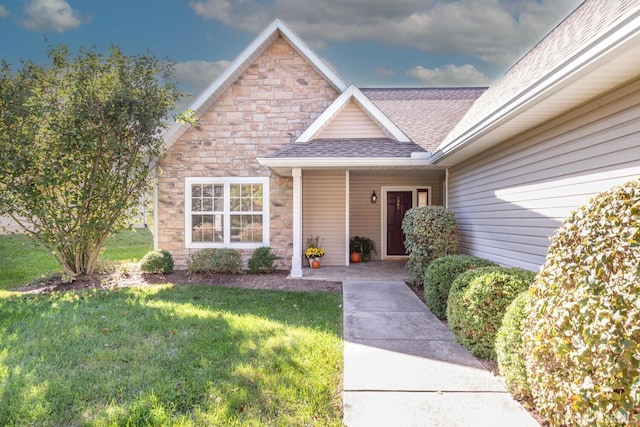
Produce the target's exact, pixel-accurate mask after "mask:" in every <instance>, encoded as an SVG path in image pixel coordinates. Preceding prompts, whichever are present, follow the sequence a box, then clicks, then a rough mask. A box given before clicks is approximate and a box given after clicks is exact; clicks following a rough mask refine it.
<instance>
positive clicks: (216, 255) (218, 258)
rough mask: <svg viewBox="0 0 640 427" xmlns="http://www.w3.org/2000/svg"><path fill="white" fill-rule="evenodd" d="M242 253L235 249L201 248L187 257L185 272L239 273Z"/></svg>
mask: <svg viewBox="0 0 640 427" xmlns="http://www.w3.org/2000/svg"><path fill="white" fill-rule="evenodd" d="M241 271H242V255H241V254H240V251H237V250H235V249H201V250H199V251H196V252H193V253H191V254H190V255H189V256H188V257H187V273H188V274H197V273H240V272H241Z"/></svg>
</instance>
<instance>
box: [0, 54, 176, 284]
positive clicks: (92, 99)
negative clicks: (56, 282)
mask: <svg viewBox="0 0 640 427" xmlns="http://www.w3.org/2000/svg"><path fill="white" fill-rule="evenodd" d="M49 58H50V60H51V64H50V65H49V66H40V65H36V64H35V63H32V62H23V63H22V67H21V68H20V69H19V70H17V71H15V72H14V71H12V69H11V68H10V67H9V65H8V64H7V63H6V62H4V61H3V62H2V65H1V66H0V215H3V214H4V215H9V216H10V217H11V218H13V219H14V220H16V222H17V223H18V224H20V225H21V226H22V228H23V229H24V231H25V232H27V233H30V234H32V235H33V236H34V237H35V238H37V239H38V240H40V241H41V242H42V243H43V244H44V245H45V246H46V247H47V248H48V249H49V250H50V251H51V252H52V253H53V255H54V256H55V257H56V259H57V260H58V261H59V262H60V264H61V265H62V267H63V268H64V271H65V273H67V274H70V275H72V276H73V275H76V274H82V273H86V274H90V273H92V272H94V270H95V268H96V262H97V259H98V254H99V251H100V248H101V247H102V245H103V243H104V241H105V240H106V239H107V237H108V236H109V235H110V234H111V233H112V232H114V231H115V230H117V229H119V228H122V227H125V226H127V225H128V224H127V221H128V218H129V217H130V216H131V214H132V213H135V211H136V210H137V207H138V206H139V205H140V201H141V198H142V197H143V196H144V195H145V194H147V192H148V191H147V190H148V183H149V175H150V172H151V164H152V161H153V160H154V159H156V158H158V157H160V156H161V155H162V154H163V150H164V143H163V140H162V137H161V134H162V132H163V129H164V128H165V124H166V123H167V121H166V118H167V116H168V114H169V113H170V112H171V111H172V109H173V108H174V104H175V101H176V100H177V99H178V98H179V96H180V92H179V91H178V90H177V89H176V86H175V84H173V83H169V82H168V79H169V78H170V76H171V73H172V65H171V64H170V63H167V62H162V61H159V60H158V59H156V58H154V57H153V56H152V55H149V54H146V55H139V56H127V55H124V54H122V53H121V52H120V50H119V49H117V48H115V47H112V48H111V49H110V54H109V55H108V56H104V55H101V54H98V53H96V52H94V51H93V50H86V49H81V50H80V52H79V53H78V54H77V56H75V57H71V55H70V53H69V51H68V49H67V48H66V47H65V46H59V47H57V48H53V49H51V50H50V51H49Z"/></svg>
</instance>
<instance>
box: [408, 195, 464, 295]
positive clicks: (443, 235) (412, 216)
mask: <svg viewBox="0 0 640 427" xmlns="http://www.w3.org/2000/svg"><path fill="white" fill-rule="evenodd" d="M402 231H403V232H404V234H405V241H404V245H405V247H406V249H407V252H408V253H409V260H408V261H407V270H408V272H409V280H410V281H411V283H414V284H419V283H422V280H423V279H424V271H425V270H426V268H427V266H428V265H429V263H430V262H431V261H432V260H434V259H436V258H440V257H442V256H445V255H453V254H456V253H458V235H457V233H456V217H455V214H454V213H453V211H451V210H449V209H446V208H444V207H442V206H420V207H417V208H413V209H409V210H408V211H407V212H406V213H405V216H404V219H403V220H402Z"/></svg>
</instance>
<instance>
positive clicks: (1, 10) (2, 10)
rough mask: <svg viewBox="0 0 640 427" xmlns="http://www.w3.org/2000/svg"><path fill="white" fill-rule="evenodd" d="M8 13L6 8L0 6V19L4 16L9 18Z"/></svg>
mask: <svg viewBox="0 0 640 427" xmlns="http://www.w3.org/2000/svg"><path fill="white" fill-rule="evenodd" d="M9 15H10V13H9V11H8V10H7V8H6V7H4V6H3V5H1V4H0V18H4V17H5V16H9Z"/></svg>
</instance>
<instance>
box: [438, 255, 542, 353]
mask: <svg viewBox="0 0 640 427" xmlns="http://www.w3.org/2000/svg"><path fill="white" fill-rule="evenodd" d="M534 278H535V273H533V272H531V271H527V270H523V269H521V268H507V267H498V266H493V267H480V268H476V269H474V270H469V271H466V272H464V273H462V274H460V275H459V276H458V277H457V278H456V280H454V281H453V285H451V291H450V292H449V300H448V301H447V318H448V319H449V329H451V332H453V335H454V337H455V339H456V341H457V342H459V343H460V344H462V345H464V346H465V347H467V348H468V349H469V351H470V352H471V354H473V355H474V356H478V357H484V358H486V359H492V360H495V359H496V352H495V346H494V345H495V339H496V333H497V332H498V329H500V325H501V324H502V318H503V317H504V313H505V311H506V310H507V307H508V306H509V304H511V301H513V299H514V298H515V297H516V296H517V295H518V294H519V293H520V292H522V291H524V290H526V289H528V288H529V286H530V285H531V282H533V279H534Z"/></svg>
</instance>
